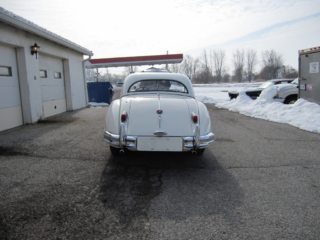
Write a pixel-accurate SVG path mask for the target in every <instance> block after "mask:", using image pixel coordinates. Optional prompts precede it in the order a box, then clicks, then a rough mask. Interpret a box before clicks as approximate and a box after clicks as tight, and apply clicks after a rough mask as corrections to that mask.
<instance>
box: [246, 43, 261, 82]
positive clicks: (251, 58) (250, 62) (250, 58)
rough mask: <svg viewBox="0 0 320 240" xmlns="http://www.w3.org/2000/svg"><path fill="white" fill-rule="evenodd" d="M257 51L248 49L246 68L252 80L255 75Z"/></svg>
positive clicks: (248, 78)
mask: <svg viewBox="0 0 320 240" xmlns="http://www.w3.org/2000/svg"><path fill="white" fill-rule="evenodd" d="M257 63H258V59H257V51H256V50H254V49H247V51H246V64H247V66H246V70H247V80H248V81H249V82H251V80H252V77H253V71H254V67H255V65H257Z"/></svg>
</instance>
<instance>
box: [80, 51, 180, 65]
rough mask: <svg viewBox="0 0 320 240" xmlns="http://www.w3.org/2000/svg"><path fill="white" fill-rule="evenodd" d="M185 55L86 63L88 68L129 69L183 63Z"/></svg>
mask: <svg viewBox="0 0 320 240" xmlns="http://www.w3.org/2000/svg"><path fill="white" fill-rule="evenodd" d="M182 60H183V54H166V55H153V56H137V57H118V58H99V59H89V60H87V61H86V62H85V67H86V68H108V67H127V66H142V65H157V64H172V63H181V62H182Z"/></svg>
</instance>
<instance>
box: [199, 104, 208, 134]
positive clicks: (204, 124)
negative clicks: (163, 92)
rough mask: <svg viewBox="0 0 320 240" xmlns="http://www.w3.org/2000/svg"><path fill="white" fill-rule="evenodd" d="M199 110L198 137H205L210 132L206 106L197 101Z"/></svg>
mask: <svg viewBox="0 0 320 240" xmlns="http://www.w3.org/2000/svg"><path fill="white" fill-rule="evenodd" d="M197 103H198V109H199V119H200V122H199V125H200V135H202V136H203V135H206V134H208V133H210V132H211V120H210V115H209V112H208V109H207V107H206V105H204V104H203V103H202V102H200V101H197Z"/></svg>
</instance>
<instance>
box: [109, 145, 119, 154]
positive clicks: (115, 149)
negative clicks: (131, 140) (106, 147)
mask: <svg viewBox="0 0 320 240" xmlns="http://www.w3.org/2000/svg"><path fill="white" fill-rule="evenodd" d="M119 151H120V148H115V147H112V146H110V152H111V153H112V154H114V155H118V154H119Z"/></svg>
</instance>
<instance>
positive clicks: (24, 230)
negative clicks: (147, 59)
mask: <svg viewBox="0 0 320 240" xmlns="http://www.w3.org/2000/svg"><path fill="white" fill-rule="evenodd" d="M115 96H116V95H115ZM207 107H208V109H209V111H210V115H211V118H212V125H213V130H214V132H215V134H216V136H217V139H216V142H215V144H213V145H212V146H211V147H210V148H209V149H207V150H206V152H205V153H204V154H203V155H202V156H201V157H194V156H191V155H189V154H167V153H163V154H152V153H132V154H128V155H125V156H121V157H114V156H112V155H111V154H110V152H109V149H108V148H107V146H106V144H105V143H104V142H103V141H102V132H103V126H104V115H105V111H106V108H86V109H82V110H79V111H74V112H68V113H64V114H61V115H59V116H57V117H54V118H50V119H48V120H46V121H43V122H42V123H39V124H35V125H27V126H23V127H21V128H18V129H15V130H12V131H9V132H5V133H2V134H0V192H1V195H0V239H319V236H320V229H319V226H320V202H319V198H320V190H319V189H320V175H319V155H320V149H319V143H320V135H319V134H313V133H309V132H305V131H302V130H299V129H297V128H294V127H291V126H289V125H284V124H278V123H273V122H268V121H264V120H260V119H254V118H250V117H246V116H243V115H240V114H238V113H233V112H229V111H227V110H223V109H218V108H216V107H214V105H209V104H208V105H207Z"/></svg>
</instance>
